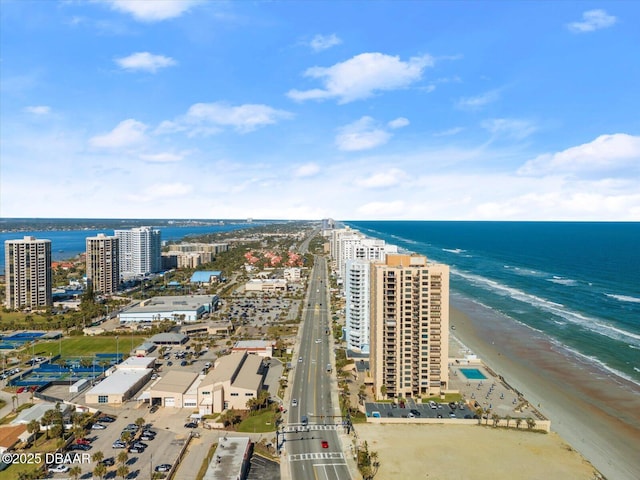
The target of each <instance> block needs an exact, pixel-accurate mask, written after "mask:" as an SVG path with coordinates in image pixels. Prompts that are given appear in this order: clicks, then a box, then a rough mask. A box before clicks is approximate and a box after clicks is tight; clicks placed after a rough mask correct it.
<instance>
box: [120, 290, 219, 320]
mask: <svg viewBox="0 0 640 480" xmlns="http://www.w3.org/2000/svg"><path fill="white" fill-rule="evenodd" d="M219 302H220V299H219V297H218V296H217V295H180V296H167V297H153V298H149V299H147V300H144V301H142V302H140V304H139V305H136V306H134V307H131V308H128V309H126V310H123V311H122V312H120V314H119V315H118V318H119V319H120V322H121V323H127V322H155V321H161V320H173V321H175V322H178V323H182V322H195V321H197V320H198V319H200V318H202V316H203V315H204V314H205V313H210V312H213V311H215V310H216V309H217V308H218V304H219Z"/></svg>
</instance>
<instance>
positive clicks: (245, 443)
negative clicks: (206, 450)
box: [202, 436, 251, 480]
mask: <svg viewBox="0 0 640 480" xmlns="http://www.w3.org/2000/svg"><path fill="white" fill-rule="evenodd" d="M250 445H251V439H250V438H249V437H226V436H225V437H224V438H221V439H220V441H219V442H218V446H217V447H216V451H215V453H214V454H213V457H211V462H210V463H209V466H208V467H207V471H206V472H205V474H204V477H202V478H203V480H222V479H224V480H228V479H230V478H242V465H243V462H244V459H245V456H246V454H247V451H248V450H249V446H250Z"/></svg>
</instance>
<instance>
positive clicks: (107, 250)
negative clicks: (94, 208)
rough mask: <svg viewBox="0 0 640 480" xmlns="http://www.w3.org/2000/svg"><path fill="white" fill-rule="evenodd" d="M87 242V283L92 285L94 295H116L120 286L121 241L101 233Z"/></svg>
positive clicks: (88, 238)
mask: <svg viewBox="0 0 640 480" xmlns="http://www.w3.org/2000/svg"><path fill="white" fill-rule="evenodd" d="M86 241H87V283H91V286H92V288H93V292H94V293H101V294H103V295H111V294H112V293H115V292H116V291H117V290H118V285H119V284H120V262H119V260H118V259H119V256H120V252H119V248H120V239H119V238H118V237H116V236H113V237H108V236H106V235H105V234H103V233H99V234H98V235H97V236H96V237H87V240H86Z"/></svg>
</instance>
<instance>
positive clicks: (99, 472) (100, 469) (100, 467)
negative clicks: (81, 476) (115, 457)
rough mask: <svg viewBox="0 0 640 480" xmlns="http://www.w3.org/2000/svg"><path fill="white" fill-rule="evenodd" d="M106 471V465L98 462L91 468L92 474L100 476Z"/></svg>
mask: <svg viewBox="0 0 640 480" xmlns="http://www.w3.org/2000/svg"><path fill="white" fill-rule="evenodd" d="M106 473H107V467H106V465H105V464H104V463H98V464H97V465H96V468H94V469H93V475H94V476H96V477H98V478H102V477H104V476H105V474H106Z"/></svg>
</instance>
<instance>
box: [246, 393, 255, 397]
mask: <svg viewBox="0 0 640 480" xmlns="http://www.w3.org/2000/svg"><path fill="white" fill-rule="evenodd" d="M244 396H245V397H253V392H246V393H245V394H244Z"/></svg>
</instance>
